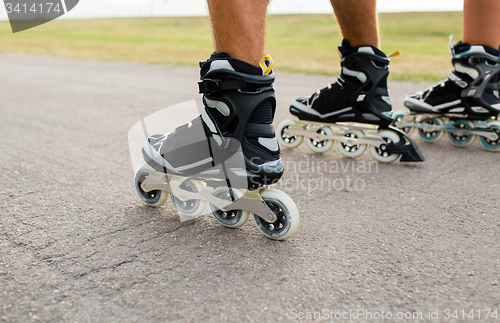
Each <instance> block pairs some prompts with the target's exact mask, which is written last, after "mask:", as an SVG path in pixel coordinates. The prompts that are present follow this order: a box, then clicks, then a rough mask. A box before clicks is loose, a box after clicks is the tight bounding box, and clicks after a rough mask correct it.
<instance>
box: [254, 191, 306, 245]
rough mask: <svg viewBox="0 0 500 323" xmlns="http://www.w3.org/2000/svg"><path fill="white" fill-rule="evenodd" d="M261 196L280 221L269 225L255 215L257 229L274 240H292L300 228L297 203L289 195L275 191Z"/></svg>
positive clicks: (263, 193) (266, 192) (265, 192)
mask: <svg viewBox="0 0 500 323" xmlns="http://www.w3.org/2000/svg"><path fill="white" fill-rule="evenodd" d="M260 196H261V198H262V200H263V201H264V202H265V203H266V204H267V206H268V207H269V208H270V209H271V210H272V211H273V212H274V214H275V215H276V217H277V218H278V219H277V220H276V222H274V223H268V222H266V221H264V220H263V219H261V218H260V217H259V216H257V215H255V214H254V216H253V219H254V221H255V225H256V226H257V228H258V229H259V230H260V231H261V232H262V233H263V234H264V235H265V236H266V237H268V238H270V239H273V240H285V239H288V238H290V237H291V236H292V235H293V234H294V233H295V232H296V231H297V228H298V227H299V210H298V209H297V206H296V205H295V202H294V201H293V200H292V199H291V198H290V196H288V195H287V194H285V193H283V192H282V191H278V190H275V189H269V190H265V191H263V192H262V193H261V194H260Z"/></svg>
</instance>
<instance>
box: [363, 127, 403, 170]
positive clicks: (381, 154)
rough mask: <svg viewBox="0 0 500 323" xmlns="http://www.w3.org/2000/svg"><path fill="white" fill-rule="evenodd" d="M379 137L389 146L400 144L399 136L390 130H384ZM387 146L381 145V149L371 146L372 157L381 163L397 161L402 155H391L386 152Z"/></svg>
mask: <svg viewBox="0 0 500 323" xmlns="http://www.w3.org/2000/svg"><path fill="white" fill-rule="evenodd" d="M379 136H380V137H382V139H384V140H385V142H387V143H388V144H391V143H398V142H399V135H398V134H397V133H395V132H393V131H390V130H384V131H381V132H379ZM386 146H387V145H384V144H382V145H380V146H379V147H376V146H370V152H371V154H372V156H373V157H374V158H375V159H376V160H378V161H379V162H381V163H392V162H394V161H396V160H397V159H398V158H399V157H400V156H401V155H400V154H389V153H388V152H387V150H386Z"/></svg>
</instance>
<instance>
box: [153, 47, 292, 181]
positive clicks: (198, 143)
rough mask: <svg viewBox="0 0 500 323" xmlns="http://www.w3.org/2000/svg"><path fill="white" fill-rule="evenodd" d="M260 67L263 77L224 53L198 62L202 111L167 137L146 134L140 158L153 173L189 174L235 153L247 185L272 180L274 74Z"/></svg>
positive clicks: (277, 171)
mask: <svg viewBox="0 0 500 323" xmlns="http://www.w3.org/2000/svg"><path fill="white" fill-rule="evenodd" d="M262 64H263V66H265V68H267V69H269V70H267V74H264V75H263V73H266V71H263V68H262V67H256V66H253V65H251V64H248V63H246V62H243V61H241V60H238V59H234V58H231V57H229V55H228V54H226V53H217V54H213V55H212V56H211V57H210V59H209V60H207V61H205V62H201V63H200V68H201V79H202V81H201V82H199V88H200V93H203V94H204V96H203V103H204V105H205V109H204V110H203V113H202V114H201V115H200V116H199V117H197V118H196V119H194V120H192V121H191V122H190V123H188V124H186V125H183V126H180V127H178V128H177V129H176V130H175V131H174V132H173V133H171V134H166V135H154V136H151V137H150V138H149V139H148V142H147V143H146V147H145V149H144V150H143V153H144V157H145V158H148V159H150V160H151V164H152V165H155V164H156V167H155V169H157V170H158V171H167V172H168V173H170V174H175V175H182V176H191V175H193V174H197V173H200V172H201V171H203V170H206V169H208V168H212V167H214V166H216V165H219V164H220V163H221V162H224V161H226V160H227V159H229V158H230V157H231V156H233V155H234V154H235V153H236V152H237V151H238V150H239V149H241V151H242V152H243V156H244V161H245V169H240V170H238V172H240V173H242V172H243V173H245V171H247V172H246V173H247V174H246V175H247V176H248V180H249V183H250V184H252V185H256V186H261V185H268V184H272V183H275V182H277V181H278V180H279V179H280V178H281V176H282V174H283V163H282V160H281V157H280V149H279V145H278V142H277V140H276V136H275V133H274V129H273V126H272V122H273V119H274V113H275V109H276V99H275V97H274V89H273V86H272V85H273V82H274V73H273V71H272V69H270V68H271V67H270V66H268V65H265V62H264V61H263V63H262ZM267 64H270V62H267ZM151 148H152V149H151ZM221 175H224V174H221Z"/></svg>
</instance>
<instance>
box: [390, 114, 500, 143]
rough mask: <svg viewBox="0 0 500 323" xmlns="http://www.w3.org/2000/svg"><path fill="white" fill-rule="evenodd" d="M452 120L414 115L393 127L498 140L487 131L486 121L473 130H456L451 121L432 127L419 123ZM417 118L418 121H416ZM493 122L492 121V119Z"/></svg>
mask: <svg viewBox="0 0 500 323" xmlns="http://www.w3.org/2000/svg"><path fill="white" fill-rule="evenodd" d="M410 117H412V118H413V119H412V120H404V119H405V118H410ZM443 117H444V118H450V119H451V118H453V117H452V116H446V115H445V116H435V115H418V116H417V115H414V114H410V115H408V116H406V117H405V118H403V119H401V120H398V121H396V122H395V126H396V127H398V128H400V129H402V128H406V127H414V128H418V129H422V130H425V131H448V132H451V133H453V134H455V135H457V136H465V135H469V134H470V135H478V136H481V137H485V138H487V139H489V140H492V141H496V140H498V139H499V137H498V134H497V133H496V132H495V131H493V130H492V129H489V126H488V121H479V122H478V123H477V125H476V126H475V128H473V129H458V128H455V127H454V126H453V124H454V123H453V120H448V121H445V123H444V124H442V125H432V124H424V123H421V121H422V120H423V119H424V118H443ZM417 118H418V119H419V121H417ZM457 120H466V121H474V120H467V119H464V118H463V116H462V118H461V119H459V118H457ZM492 120H493V119H492Z"/></svg>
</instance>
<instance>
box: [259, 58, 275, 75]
mask: <svg viewBox="0 0 500 323" xmlns="http://www.w3.org/2000/svg"><path fill="white" fill-rule="evenodd" d="M273 65H274V63H273V58H272V57H271V56H270V55H266V56H264V57H262V59H261V60H260V62H259V66H260V68H261V69H262V75H264V76H268V75H269V74H271V73H272V71H273Z"/></svg>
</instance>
